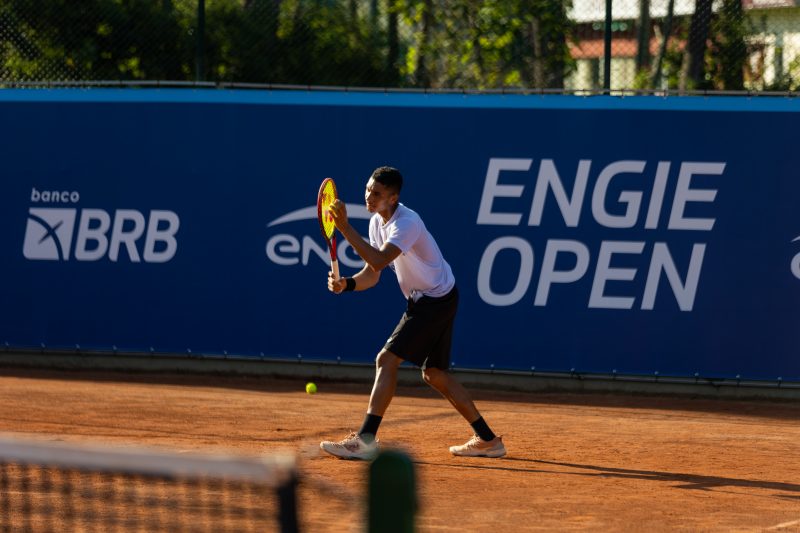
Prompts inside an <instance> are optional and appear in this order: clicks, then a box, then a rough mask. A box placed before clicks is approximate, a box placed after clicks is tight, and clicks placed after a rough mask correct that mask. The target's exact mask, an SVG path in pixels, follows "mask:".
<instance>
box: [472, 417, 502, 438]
mask: <svg viewBox="0 0 800 533" xmlns="http://www.w3.org/2000/svg"><path fill="white" fill-rule="evenodd" d="M470 426H472V429H473V430H475V434H476V435H477V436H479V437H480V438H481V440H484V441H486V442H489V441H490V440H494V438H495V436H496V435H495V434H494V433H493V432H492V430H491V429H489V425H488V424H487V423H486V420H484V419H483V417H480V418H479V419H477V420H476V421H475V422H472V423H471V424H470Z"/></svg>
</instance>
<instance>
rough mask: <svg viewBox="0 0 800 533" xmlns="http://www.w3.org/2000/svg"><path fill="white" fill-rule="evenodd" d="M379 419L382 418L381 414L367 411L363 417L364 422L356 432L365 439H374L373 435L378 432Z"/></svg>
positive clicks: (370, 440) (369, 440)
mask: <svg viewBox="0 0 800 533" xmlns="http://www.w3.org/2000/svg"><path fill="white" fill-rule="evenodd" d="M381 420H383V417H382V416H378V415H372V414H369V413H367V416H366V418H364V423H363V424H361V429H360V430H358V434H359V435H362V436H364V437H366V438H365V439H364V440H365V441H367V442H372V441H373V440H375V435H376V434H377V433H378V427H379V426H380V425H381Z"/></svg>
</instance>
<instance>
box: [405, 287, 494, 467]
mask: <svg viewBox="0 0 800 533" xmlns="http://www.w3.org/2000/svg"><path fill="white" fill-rule="evenodd" d="M448 296H449V298H448V297H444V298H442V299H437V300H435V301H433V302H432V303H433V305H434V306H435V308H433V309H431V311H433V312H432V313H425V314H424V317H425V319H426V320H427V321H429V322H430V323H431V324H432V327H434V326H435V327H439V328H440V329H439V330H438V331H439V335H438V337H436V338H435V340H434V342H433V343H432V344H431V347H430V351H429V352H428V357H427V359H426V360H425V363H424V364H423V365H422V378H423V379H424V380H425V382H426V383H427V384H428V385H430V386H431V387H433V388H434V389H435V390H436V391H438V392H439V394H441V395H442V396H444V397H445V398H446V399H447V401H449V402H450V403H451V404H452V405H453V407H455V408H456V410H457V411H458V412H459V413H460V414H461V416H463V417H464V418H465V419H466V421H467V422H469V424H470V426H472V429H473V431H474V436H473V438H471V439H470V440H469V441H467V442H466V443H465V444H462V445H460V446H451V447H450V453H452V454H453V455H465V456H483V457H502V456H504V455H505V454H506V448H505V445H504V444H503V439H502V437H498V436H497V435H495V434H494V432H493V431H492V430H491V429H490V428H489V425H488V424H487V423H486V421H485V420H484V419H483V417H482V416H481V415H480V413H479V412H478V409H477V408H476V407H475V403H474V402H473V401H472V398H470V396H469V393H467V390H466V389H465V388H464V386H463V385H461V383H459V382H458V380H457V379H455V377H454V376H453V375H452V374H450V373H449V372H448V368H449V366H450V348H451V345H452V342H453V324H454V322H455V316H456V309H457V306H458V290H457V289H455V288H453V291H452V294H451V295H448ZM420 315H421V316H423V314H422V313H420ZM443 317H444V321H443V322H440V321H441V320H442V318H443Z"/></svg>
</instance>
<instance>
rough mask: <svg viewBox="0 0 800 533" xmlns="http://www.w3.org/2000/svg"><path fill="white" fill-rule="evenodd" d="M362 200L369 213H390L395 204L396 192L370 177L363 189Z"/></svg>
mask: <svg viewBox="0 0 800 533" xmlns="http://www.w3.org/2000/svg"><path fill="white" fill-rule="evenodd" d="M364 201H365V202H366V204H367V211H369V212H370V213H379V214H380V215H385V214H387V213H388V214H391V213H392V210H393V209H394V207H395V205H396V204H397V193H396V192H394V191H392V190H391V189H389V188H388V187H386V186H385V185H382V184H380V183H378V182H377V181H375V180H374V179H372V178H370V179H369V181H368V182H367V190H366V191H364ZM384 218H386V217H384Z"/></svg>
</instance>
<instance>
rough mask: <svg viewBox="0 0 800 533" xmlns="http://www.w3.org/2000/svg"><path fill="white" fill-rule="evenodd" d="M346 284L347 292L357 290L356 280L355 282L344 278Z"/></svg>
mask: <svg viewBox="0 0 800 533" xmlns="http://www.w3.org/2000/svg"><path fill="white" fill-rule="evenodd" d="M344 283H345V286H344V290H345V292H347V291H354V290H356V280H354V279H353V278H344Z"/></svg>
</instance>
